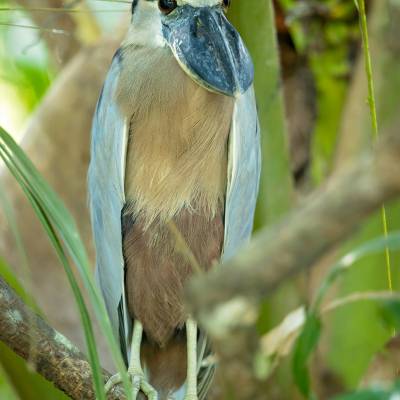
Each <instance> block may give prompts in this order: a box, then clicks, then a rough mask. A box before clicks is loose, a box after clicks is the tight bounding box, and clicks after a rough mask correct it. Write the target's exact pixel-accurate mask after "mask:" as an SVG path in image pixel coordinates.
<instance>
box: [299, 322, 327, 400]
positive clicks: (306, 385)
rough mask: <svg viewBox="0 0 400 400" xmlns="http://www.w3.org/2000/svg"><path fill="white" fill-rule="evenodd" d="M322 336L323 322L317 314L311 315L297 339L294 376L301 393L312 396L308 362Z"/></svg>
mask: <svg viewBox="0 0 400 400" xmlns="http://www.w3.org/2000/svg"><path fill="white" fill-rule="evenodd" d="M320 334H321V320H320V319H319V318H318V316H317V315H316V314H309V315H308V316H307V320H306V322H305V324H304V327H303V330H302V332H301V334H300V336H299V338H298V339H297V342H296V346H295V349H294V354H293V375H294V379H295V382H296V385H297V386H298V388H299V389H300V391H301V393H302V394H303V395H305V396H307V397H309V396H310V395H311V387H310V377H309V372H308V366H307V364H308V360H309V357H310V355H311V353H312V351H313V350H314V349H315V347H316V345H317V343H318V339H319V337H320Z"/></svg>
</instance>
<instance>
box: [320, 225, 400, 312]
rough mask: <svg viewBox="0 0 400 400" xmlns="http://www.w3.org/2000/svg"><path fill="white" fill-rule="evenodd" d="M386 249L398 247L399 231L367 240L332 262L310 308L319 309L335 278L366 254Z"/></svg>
mask: <svg viewBox="0 0 400 400" xmlns="http://www.w3.org/2000/svg"><path fill="white" fill-rule="evenodd" d="M386 249H390V250H399V249H400V231H393V232H391V233H389V234H388V235H387V236H386V235H382V236H379V237H377V238H375V239H372V240H369V241H367V242H366V243H363V244H361V245H360V246H358V247H356V248H355V249H353V250H352V251H351V252H349V253H347V254H346V255H345V256H343V257H342V258H341V259H340V260H339V261H338V262H337V263H336V264H334V265H333V266H332V267H331V269H330V271H329V273H328V274H327V276H326V277H325V279H324V280H323V282H322V284H321V286H320V287H319V289H318V292H317V295H316V297H315V300H314V304H313V306H312V310H318V309H319V307H320V305H321V302H322V300H323V299H324V296H325V295H326V293H327V291H328V290H329V288H330V287H332V285H333V284H334V283H335V282H336V279H337V278H338V277H339V276H341V275H342V274H343V273H345V272H347V271H348V269H349V268H350V267H351V266H352V265H354V264H355V263H356V262H357V261H359V260H360V259H362V258H364V257H366V256H368V255H373V254H377V253H381V252H383V251H385V250H386Z"/></svg>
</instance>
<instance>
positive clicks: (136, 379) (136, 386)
mask: <svg viewBox="0 0 400 400" xmlns="http://www.w3.org/2000/svg"><path fill="white" fill-rule="evenodd" d="M128 375H129V377H130V379H131V382H132V386H133V392H132V400H136V398H137V395H138V394H139V392H140V391H142V392H143V393H144V394H145V395H146V397H147V399H148V400H158V394H157V391H156V390H155V389H154V388H153V386H151V385H150V383H148V382H147V381H146V378H145V376H144V374H143V372H142V371H130V370H129V369H128ZM121 382H122V377H121V375H120V374H115V375H113V376H112V377H111V378H110V379H109V380H108V381H107V383H106V385H105V387H104V389H105V392H106V393H108V392H109V391H110V390H111V389H112V388H113V387H114V386H115V385H118V384H119V383H121Z"/></svg>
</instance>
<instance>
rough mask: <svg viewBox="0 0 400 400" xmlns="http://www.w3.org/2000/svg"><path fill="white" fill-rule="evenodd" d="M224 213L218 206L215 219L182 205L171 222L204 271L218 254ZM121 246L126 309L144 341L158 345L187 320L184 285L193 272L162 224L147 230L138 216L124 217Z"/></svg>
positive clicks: (222, 231)
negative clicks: (137, 324)
mask: <svg viewBox="0 0 400 400" xmlns="http://www.w3.org/2000/svg"><path fill="white" fill-rule="evenodd" d="M223 212H224V209H223V206H222V205H221V206H220V207H219V209H218V212H217V213H216V215H215V216H214V217H210V216H207V215H204V213H203V214H202V213H196V212H194V211H192V210H188V209H183V210H181V211H180V212H179V213H178V215H177V216H176V217H174V218H173V220H172V221H173V223H174V224H175V226H176V227H177V229H178V230H179V232H180V233H181V235H182V237H183V238H184V239H185V241H186V243H187V245H188V247H189V248H190V250H191V252H192V253H193V255H194V257H195V258H196V260H197V262H198V264H199V265H200V266H201V267H202V268H203V269H204V270H207V269H208V268H210V267H211V266H212V265H213V263H215V262H216V261H218V260H219V258H220V255H221V250H222V245H223V238H224V225H223ZM123 249H124V258H125V271H126V273H125V285H126V293H127V297H128V307H129V313H130V315H131V317H132V318H137V319H139V320H140V321H141V323H142V324H143V329H144V331H145V333H146V335H147V337H148V339H149V340H151V341H154V342H156V343H157V344H158V345H160V346H161V347H162V346H164V345H165V344H166V343H167V342H168V340H169V339H170V338H171V337H172V335H173V334H174V333H175V331H176V329H177V328H180V327H182V325H183V324H184V322H185V320H186V317H187V315H186V312H185V309H184V304H183V288H184V284H185V282H186V280H187V279H188V277H190V276H191V275H192V274H193V273H194V272H195V271H194V270H193V267H192V266H191V263H190V262H189V261H188V259H187V256H185V255H183V253H182V251H181V250H180V249H179V247H178V248H177V246H176V235H175V234H174V233H173V232H172V231H171V230H170V228H169V227H168V226H167V225H165V223H159V222H158V221H155V222H153V223H152V224H151V225H150V227H146V228H145V223H144V221H141V219H140V217H137V218H136V220H134V219H133V216H132V215H131V214H128V215H125V216H124V217H123Z"/></svg>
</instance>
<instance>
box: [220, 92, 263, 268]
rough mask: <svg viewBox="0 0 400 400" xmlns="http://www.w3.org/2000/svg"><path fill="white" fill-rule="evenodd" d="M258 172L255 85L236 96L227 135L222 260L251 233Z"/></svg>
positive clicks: (242, 243) (259, 166)
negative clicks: (230, 125) (227, 150)
mask: <svg viewBox="0 0 400 400" xmlns="http://www.w3.org/2000/svg"><path fill="white" fill-rule="evenodd" d="M260 171H261V149H260V129H259V122H258V117H257V107H256V100H255V95H254V88H253V86H251V87H250V88H249V89H248V90H247V92H245V93H244V94H242V95H240V96H239V97H238V98H237V99H236V103H235V107H234V111H233V118H232V127H231V132H230V135H229V155H228V186H227V192H226V205H225V237H224V249H223V257H222V258H223V260H224V261H226V260H227V259H229V258H230V257H232V256H233V255H234V254H235V253H236V252H237V251H238V249H239V248H240V247H242V246H243V245H244V244H245V243H246V242H247V241H248V240H249V239H250V236H251V232H252V230H253V220H254V212H255V207H256V201H257V196H258V188H259V181H260Z"/></svg>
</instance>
